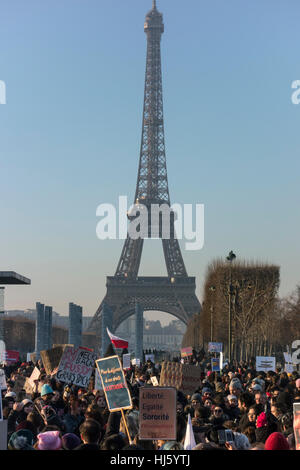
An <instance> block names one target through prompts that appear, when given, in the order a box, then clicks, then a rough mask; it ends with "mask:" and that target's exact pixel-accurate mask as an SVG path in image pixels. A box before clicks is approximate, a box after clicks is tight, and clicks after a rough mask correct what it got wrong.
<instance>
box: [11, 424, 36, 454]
mask: <svg viewBox="0 0 300 470" xmlns="http://www.w3.org/2000/svg"><path fill="white" fill-rule="evenodd" d="M33 444H34V436H33V434H32V432H31V431H29V429H20V430H19V431H16V432H14V433H13V434H12V435H11V436H10V439H9V441H8V446H7V447H8V450H34V449H33Z"/></svg>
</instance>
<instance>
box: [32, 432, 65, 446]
mask: <svg viewBox="0 0 300 470" xmlns="http://www.w3.org/2000/svg"><path fill="white" fill-rule="evenodd" d="M59 434H60V433H59V431H47V432H42V433H41V434H38V436H37V437H38V446H37V448H38V450H58V449H61V439H60V437H59Z"/></svg>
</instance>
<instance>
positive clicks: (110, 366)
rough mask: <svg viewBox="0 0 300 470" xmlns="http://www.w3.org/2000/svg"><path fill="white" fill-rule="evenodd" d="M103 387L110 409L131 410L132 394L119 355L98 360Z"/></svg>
mask: <svg viewBox="0 0 300 470" xmlns="http://www.w3.org/2000/svg"><path fill="white" fill-rule="evenodd" d="M96 365H97V368H98V371H99V374H100V377H101V381H102V387H103V390H104V393H105V398H106V402H107V405H108V408H109V410H110V411H119V410H130V409H131V408H132V402H131V396H130V393H129V390H128V387H127V383H126V379H125V376H124V372H123V370H122V366H121V362H120V359H119V357H118V356H110V357H105V358H102V359H98V360H97V361H96Z"/></svg>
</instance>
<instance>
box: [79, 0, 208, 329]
mask: <svg viewBox="0 0 300 470" xmlns="http://www.w3.org/2000/svg"><path fill="white" fill-rule="evenodd" d="M144 31H145V33H146V35H147V60H146V76H145V92H144V110H143V126H142V140H141V150H140V160H139V168H138V177H137V185H136V192H135V199H134V201H135V204H139V203H142V204H143V205H145V206H146V207H147V209H148V210H149V208H150V207H151V205H152V204H159V205H161V204H167V206H168V207H170V196H169V189H168V179H167V167H166V155H165V139H164V120H163V96H162V73H161V53H160V41H161V35H162V33H163V32H164V24H163V17H162V14H161V13H159V12H158V10H157V8H156V0H153V5H152V10H151V11H149V13H148V14H147V15H146V20H145V24H144ZM149 212H150V210H149ZM172 215H173V217H172ZM129 219H130V217H129ZM150 230H151V220H150V219H149V232H150ZM159 230H160V231H159V234H160V235H161V226H160V229H159ZM149 238H150V237H149ZM160 238H162V237H160ZM143 243H144V238H143V237H142V236H141V237H140V238H137V239H133V238H131V237H130V236H129V234H127V238H126V240H125V243H124V246H123V250H122V253H121V257H120V260H119V263H118V266H117V270H116V272H115V275H114V276H108V277H107V282H106V287H107V293H106V295H105V297H104V299H103V301H102V302H101V304H100V306H99V308H98V310H97V312H96V314H95V315H94V317H93V319H92V321H91V323H90V325H89V328H88V330H89V331H95V332H96V334H97V335H98V334H99V333H100V332H101V315H102V313H103V307H104V305H105V306H107V307H108V308H109V310H110V312H111V315H112V318H111V326H112V329H113V331H115V330H116V329H117V327H118V326H119V325H120V324H121V323H122V322H123V321H124V320H126V319H127V318H128V317H130V316H131V315H133V314H134V313H135V305H136V303H138V304H139V305H140V307H141V308H142V309H143V311H146V310H159V311H163V312H167V313H170V314H172V315H174V316H175V317H177V318H178V319H180V320H181V321H183V322H184V323H185V324H187V323H188V321H189V320H190V318H191V317H192V316H193V315H194V314H196V313H199V312H200V310H201V306H200V303H199V300H198V298H197V296H196V294H195V289H196V284H195V277H189V276H188V275H187V271H186V268H185V265H184V262H183V258H182V254H181V250H180V246H179V243H178V240H177V239H176V238H175V237H174V213H172V212H171V218H170V237H169V239H165V238H162V245H163V252H164V257H165V263H166V267H167V273H168V276H167V277H150V276H148V277H138V271H139V266H140V261H141V255H142V250H143ZM99 336H100V334H99Z"/></svg>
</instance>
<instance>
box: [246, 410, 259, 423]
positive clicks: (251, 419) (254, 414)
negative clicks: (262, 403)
mask: <svg viewBox="0 0 300 470" xmlns="http://www.w3.org/2000/svg"><path fill="white" fill-rule="evenodd" d="M247 415H248V421H249V423H250V424H253V426H255V425H256V419H257V416H258V410H257V407H256V406H250V408H249V410H248V413H247Z"/></svg>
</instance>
